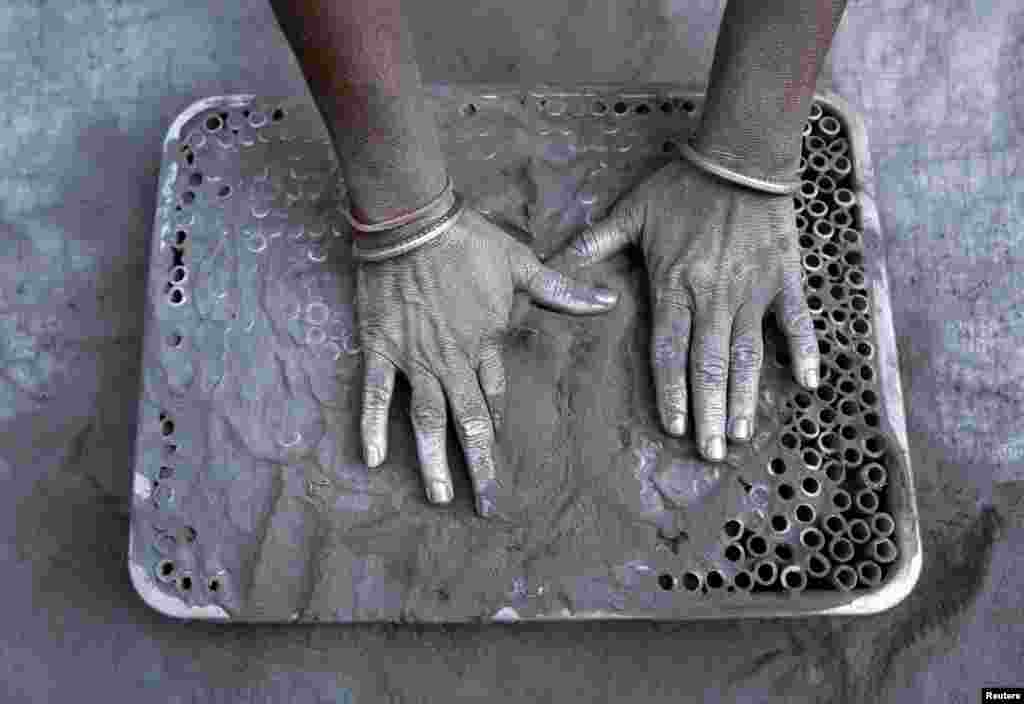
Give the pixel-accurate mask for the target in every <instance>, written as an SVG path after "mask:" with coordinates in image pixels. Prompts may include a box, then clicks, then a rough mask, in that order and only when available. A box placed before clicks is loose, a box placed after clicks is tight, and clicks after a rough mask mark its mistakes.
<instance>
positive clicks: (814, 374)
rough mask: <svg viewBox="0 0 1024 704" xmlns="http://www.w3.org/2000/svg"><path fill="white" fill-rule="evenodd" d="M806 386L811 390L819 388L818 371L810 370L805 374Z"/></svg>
mask: <svg viewBox="0 0 1024 704" xmlns="http://www.w3.org/2000/svg"><path fill="white" fill-rule="evenodd" d="M804 386H806V387H808V388H810V389H816V388H818V370H817V369H808V370H807V371H806V372H804Z"/></svg>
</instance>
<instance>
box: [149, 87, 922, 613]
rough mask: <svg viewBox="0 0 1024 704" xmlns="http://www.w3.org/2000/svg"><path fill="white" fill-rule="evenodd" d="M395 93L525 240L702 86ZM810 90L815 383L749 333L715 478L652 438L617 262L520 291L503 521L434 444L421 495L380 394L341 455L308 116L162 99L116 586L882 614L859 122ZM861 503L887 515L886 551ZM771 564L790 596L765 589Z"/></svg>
mask: <svg viewBox="0 0 1024 704" xmlns="http://www.w3.org/2000/svg"><path fill="white" fill-rule="evenodd" d="M427 93H428V95H429V99H430V101H431V102H432V103H433V105H434V106H435V108H436V110H437V117H438V124H439V127H440V130H441V135H442V145H443V148H444V151H445V154H446V156H447V158H448V166H449V173H450V174H451V176H452V179H453V181H454V183H455V184H456V188H458V189H459V190H460V191H461V192H462V193H463V194H464V195H465V196H466V199H467V201H468V202H469V204H470V205H472V206H474V207H476V208H477V209H478V210H480V211H481V212H482V213H484V214H485V215H486V216H487V217H489V218H490V219H491V220H492V221H494V222H496V223H498V224H499V225H501V226H503V227H505V228H506V229H507V231H508V232H509V233H510V234H512V235H513V236H515V237H517V238H519V239H521V240H522V241H524V242H527V243H528V244H529V245H530V246H531V247H533V248H534V250H535V251H536V252H538V253H539V254H541V255H546V254H548V253H550V252H553V251H555V250H557V249H558V248H560V247H561V246H562V245H563V244H564V243H565V242H567V241H568V239H569V238H571V237H572V236H573V235H574V234H576V233H577V232H579V231H580V230H581V229H582V228H584V227H586V225H587V224H588V223H592V222H595V221H596V220H599V219H600V218H601V217H603V215H604V214H605V213H606V212H607V211H608V208H609V206H610V205H611V204H613V203H614V201H615V199H616V198H617V197H618V196H620V195H621V194H623V193H624V192H626V191H628V190H629V189H630V188H631V187H632V186H633V185H635V184H636V183H637V182H639V181H640V180H641V179H642V178H644V177H645V176H646V175H648V174H649V173H651V172H652V171H653V170H655V169H657V168H659V167H660V166H661V165H663V164H664V163H666V161H667V160H669V159H672V158H676V154H675V151H674V144H673V141H675V140H679V139H683V138H685V137H686V136H688V135H689V134H690V133H691V132H692V131H693V130H694V129H695V128H696V126H697V123H698V120H699V116H700V113H701V107H702V104H703V95H702V94H699V93H694V92H690V91H686V90H684V89H682V88H681V87H679V86H674V85H670V84H644V85H617V84H616V85H611V84H591V85H580V86H538V87H529V88H524V87H519V86H502V85H453V84H432V85H429V86H427ZM815 105H816V107H815V110H814V112H813V113H812V115H814V116H816V115H817V110H818V109H819V108H820V109H821V111H822V117H820V118H818V119H816V120H815V119H812V120H809V121H808V133H807V136H806V138H805V140H804V156H805V158H806V159H807V161H808V166H807V169H806V171H805V172H804V176H805V178H808V179H810V178H811V177H812V176H813V177H815V178H816V177H817V175H818V173H819V172H817V171H815V167H818V168H820V169H823V170H824V172H825V173H827V174H829V175H831V176H833V177H835V178H834V182H835V183H834V185H835V186H837V187H841V188H846V189H848V190H849V192H850V194H852V196H853V200H854V203H853V204H852V205H849V204H847V202H846V201H844V200H843V199H842V198H838V199H837V198H836V197H835V196H834V195H825V196H822V197H821V198H818V199H817V200H819V201H820V202H821V203H822V205H814V206H812V205H811V204H810V202H809V201H807V200H802V199H798V203H799V204H800V208H801V210H802V213H801V215H802V217H803V218H804V219H803V221H802V222H801V225H803V226H804V228H805V232H803V233H802V238H801V247H802V248H803V252H802V254H803V255H804V256H805V274H804V280H805V290H806V291H807V294H808V296H809V300H811V297H814V302H815V307H816V308H818V309H819V310H820V313H819V314H816V315H815V321H816V322H815V324H816V326H817V327H818V328H819V332H818V334H819V343H820V344H822V347H823V350H825V349H826V348H827V350H828V351H827V353H826V354H823V360H824V365H825V371H826V372H827V375H826V378H825V381H824V383H823V384H822V389H825V391H822V390H819V392H818V394H817V395H811V394H806V393H802V392H801V391H800V389H799V388H798V387H797V386H796V385H795V384H794V383H793V382H792V381H791V380H790V379H791V376H790V373H789V369H788V366H787V360H786V358H785V355H786V353H785V345H784V344H783V343H782V340H781V337H780V334H779V332H778V330H777V329H776V328H774V327H773V326H772V325H771V324H766V328H765V329H766V348H765V351H766V361H765V365H764V369H763V373H762V382H761V398H760V403H759V409H758V421H757V428H758V433H757V434H756V436H755V438H754V439H753V441H752V442H751V443H750V444H749V445H748V446H733V447H730V450H729V454H728V456H727V458H726V462H725V463H724V464H721V465H712V464H709V463H706V462H704V461H702V460H701V459H700V458H699V457H698V456H697V454H696V452H695V449H694V444H693V441H692V438H691V437H690V436H688V437H686V438H683V439H675V438H671V437H669V436H667V435H665V434H664V433H662V432H661V430H660V426H659V424H658V421H657V414H656V410H655V405H654V399H653V393H652V390H653V383H652V380H651V376H650V371H649V369H648V366H649V365H648V362H647V360H648V359H649V355H648V353H647V350H648V347H647V345H648V344H649V343H648V338H649V336H650V328H649V317H650V311H649V305H648V296H647V282H646V279H645V274H644V269H643V265H642V262H641V260H640V258H638V257H637V256H633V255H627V254H624V255H620V256H618V257H616V258H613V259H612V260H610V261H608V262H604V263H603V264H601V265H598V266H596V267H594V272H595V275H597V276H599V277H603V281H604V282H606V283H608V284H609V285H611V286H613V287H614V288H616V289H617V290H620V291H622V293H623V295H622V297H621V299H620V303H619V305H618V306H617V308H616V310H615V311H613V312H612V313H609V314H608V315H605V316H595V317H592V318H585V319H578V318H571V317H569V316H562V315H558V314H556V313H551V312H546V311H542V310H539V309H536V308H533V309H529V310H527V311H526V314H525V317H523V318H522V319H521V320H518V321H517V322H516V323H515V325H514V326H513V328H512V330H511V332H510V334H509V336H508V340H507V342H506V346H505V358H506V367H507V370H508V376H509V389H508V394H507V396H508V406H507V410H506V417H507V421H506V422H507V426H506V429H505V430H504V431H503V433H502V436H501V437H500V454H501V459H500V461H499V471H500V472H501V476H502V478H503V480H505V481H507V482H508V483H509V484H510V485H511V486H512V487H513V488H514V493H515V495H516V497H517V500H518V501H519V502H520V503H519V504H517V507H518V508H517V511H516V512H515V513H514V519H513V520H510V521H488V520H484V519H481V518H479V517H478V516H476V515H475V513H474V511H473V504H472V500H471V499H472V496H471V495H472V491H471V488H470V485H469V482H468V479H467V478H466V476H465V467H464V464H463V463H462V461H461V453H460V452H458V445H457V444H456V441H455V439H454V435H451V436H450V443H449V457H450V459H451V467H452V472H453V476H454V477H455V494H456V499H455V501H454V502H453V503H452V504H451V505H449V506H446V507H436V506H432V505H430V504H428V503H427V501H426V499H425V497H424V495H423V488H422V486H421V482H420V478H419V470H418V468H417V463H416V454H415V446H414V444H413V441H412V431H411V427H410V422H409V417H408V400H409V399H408V389H407V387H406V386H404V385H403V384H404V382H403V381H401V380H400V381H399V386H398V388H397V390H396V395H395V399H394V402H393V407H392V417H391V425H390V428H389V439H390V450H389V456H388V460H387V462H386V463H385V464H384V465H383V466H382V467H381V468H379V469H378V470H375V471H373V472H371V471H370V470H368V468H367V467H366V465H365V464H364V463H363V461H362V459H361V451H360V442H359V405H360V399H361V390H362V366H361V365H362V361H361V354H360V350H359V340H358V334H357V327H356V311H355V308H354V305H353V302H354V297H353V296H354V286H355V279H354V271H355V269H354V265H353V262H352V260H351V257H350V246H351V238H350V232H349V228H348V224H347V223H346V221H345V219H344V218H343V217H342V216H341V215H340V214H339V211H338V207H339V204H340V201H341V198H342V196H343V195H344V184H343V183H342V179H341V176H340V173H339V170H338V164H337V162H336V159H335V156H334V154H333V150H332V149H331V147H330V142H329V139H328V136H327V132H326V129H325V126H324V124H323V121H322V119H321V117H320V115H319V113H318V111H317V110H316V108H315V106H314V105H312V104H311V103H309V102H307V101H306V100H305V99H300V98H286V99H272V98H265V97H260V96H255V95H232V96H218V97H212V98H208V99H205V100H201V101H199V102H197V103H195V104H193V105H192V106H190V107H189V108H187V109H186V110H185V111H184V112H183V113H182V114H181V115H179V116H178V117H177V119H175V120H174V123H173V124H172V125H171V127H170V129H169V131H168V134H167V138H166V140H165V142H164V149H163V155H162V157H163V161H162V166H161V171H160V181H159V192H158V194H157V210H156V217H155V222H154V228H153V235H152V242H151V251H150V266H149V276H148V282H147V288H146V291H145V295H146V297H147V307H146V308H147V319H146V328H145V343H144V350H143V364H142V367H143V381H142V388H141V390H140V401H139V415H138V436H137V442H136V450H135V466H134V500H133V510H132V525H131V538H130V543H131V544H130V550H129V553H130V564H129V568H130V572H131V577H132V581H133V583H134V585H135V587H136V589H137V590H138V592H139V594H140V595H141V596H142V598H143V599H144V600H145V601H146V602H147V603H148V604H149V605H150V606H152V607H153V608H155V609H157V610H158V611H160V612H162V613H164V614H167V615H169V616H175V617H181V618H196V619H213V620H215V619H222V620H223V619H232V620H237V621H335V622H352V621H399V620H401V621H424V622H432V621H490V620H498V621H519V620H522V621H527V620H550V619H603V618H609V619H611V618H645V619H672V620H685V619H698V618H718V617H744V616H751V617H753V616H758V617H762V616H795V615H810V614H858V613H859V614H864V613H873V612H877V611H880V610H883V609H886V608H889V607H891V606H892V605H894V604H896V603H897V602H899V601H900V600H901V599H902V598H904V597H905V596H906V595H907V594H908V593H909V591H910V590H911V589H912V587H913V585H914V583H915V582H916V580H917V578H918V575H919V574H920V570H921V545H920V536H919V529H918V517H917V507H916V503H915V498H914V487H913V481H912V476H911V467H910V459H909V456H908V452H907V438H906V430H905V422H904V416H903V405H902V404H903V400H902V393H901V390H900V378H899V371H898V368H897V355H896V347H895V341H894V335H893V330H892V318H891V309H890V304H889V288H888V284H887V280H886V272H885V252H884V242H883V239H882V234H881V230H880V227H879V221H878V215H877V211H876V208H875V203H874V191H875V188H874V178H873V172H872V168H871V164H870V161H869V156H868V149H867V141H866V134H865V130H864V126H863V124H862V121H861V119H860V117H859V116H858V115H857V114H856V113H855V112H854V111H853V110H852V109H851V108H850V107H849V106H848V105H846V104H845V103H844V102H843V101H842V100H841V99H840V98H838V97H837V96H834V95H828V94H821V95H818V96H816V103H815ZM826 118H833V119H834V120H835V122H834V123H833V122H831V121H829V120H827V119H826ZM836 130H838V134H833V133H834V132H835V131H836ZM816 138H821V139H822V140H823V141H822V143H821V144H818V143H816V141H815V139H816ZM840 139H842V140H845V144H844V143H843V142H842V141H838V140H840ZM818 147H822V148H823V149H824V151H820V150H818V149H817V148H818ZM839 156H844V157H845V158H846V159H847V160H848V161H847V162H843V161H842V159H838V158H837V157H839ZM812 157H814V158H813V159H812ZM822 159H824V160H825V161H823V160H822ZM847 168H849V169H850V171H849V173H845V172H846V170H847ZM821 185H824V186H826V187H827V185H828V183H827V182H821ZM844 195H846V194H844ZM818 208H824V210H823V211H820V212H819V211H818V210H817V209H818ZM811 211H814V212H815V213H816V215H820V217H817V216H814V217H812V216H811ZM819 220H820V221H827V222H830V223H831V224H833V225H834V227H833V232H832V233H831V236H829V237H825V236H822V235H826V234H829V233H828V228H827V227H825V226H821V225H816V223H817V222H818V221H819ZM815 226H817V227H818V228H819V229H818V230H817V231H815V230H814V228H815ZM815 232H817V233H818V234H814V233H815ZM815 257H817V260H815ZM829 390H831V392H832V395H831V396H830V392H829ZM807 420H815V421H821V423H820V424H819V425H818V428H817V435H815V432H814V431H815V429H814V428H813V427H811V425H810V424H809V423H806V422H804V421H807ZM828 433H831V435H829V434H828ZM876 455H877V457H876ZM872 465H873V466H872ZM878 468H881V472H879V470H878ZM862 470H863V472H862ZM862 475H863V476H862ZM879 476H881V477H882V482H883V484H881V485H875V484H874V482H875V481H876V480H877V479H878V478H879ZM844 492H845V494H846V497H847V498H850V497H857V496H858V492H864V493H863V495H862V496H861V497H860V501H861V505H862V507H863V510H861V508H860V507H858V505H855V506H854V507H853V508H852V509H849V510H847V511H845V512H842V511H840V510H839V509H838V508H837V505H836V502H840V507H841V502H842V500H843V494H844ZM837 496H839V498H838V499H837V498H836V497H837ZM872 497H873V499H874V500H875V501H876V502H877V503H878V506H879V507H878V509H877V511H881V512H884V513H887V514H888V515H889V516H890V517H891V518H892V521H891V522H890V523H891V530H892V534H891V537H890V538H889V541H888V542H886V541H885V539H884V536H885V534H886V533H888V532H889V528H890V525H889V524H887V522H886V520H885V519H884V518H882V519H874V520H873V519H872V515H873V514H872V512H871V511H870V502H871V501H872ZM877 511H876V512H877ZM811 514H813V515H811ZM832 514H837V515H841V516H843V517H845V519H847V520H846V525H845V526H843V525H841V523H840V522H839V521H837V520H836V519H832V520H829V517H830V516H831V515H832ZM783 518H784V519H785V525H783V521H782V519H783ZM857 518H860V519H861V520H862V521H863V523H861V522H859V521H857V520H854V519H857ZM807 519H811V520H807ZM865 526H866V527H867V532H865V533H864V534H863V536H867V542H865V543H857V542H855V541H854V540H853V538H854V537H856V538H858V539H859V538H861V537H863V536H862V534H861V532H860V531H861V530H862V529H864V528H865ZM779 528H785V530H779ZM807 528H818V529H819V530H820V534H819V536H818V537H820V538H824V539H825V544H824V547H823V549H822V550H815V549H812V548H811V547H808V545H807V544H806V543H807V542H810V543H812V544H813V540H814V538H815V535H814V533H815V531H813V530H811V531H807V530H806V529H807ZM832 533H835V534H836V535H837V536H839V537H842V538H843V539H844V540H846V541H847V542H846V543H845V546H846V547H849V548H852V553H851V554H852V557H851V559H850V561H849V562H848V563H846V564H849V565H851V566H854V565H858V564H859V563H861V562H865V564H866V563H867V562H872V561H871V560H869V557H870V556H871V555H872V554H874V555H876V556H877V557H879V558H880V560H879V561H876V562H872V564H874V567H872V566H871V565H870V564H866V566H865V567H863V568H862V569H863V572H858V571H857V570H854V571H853V574H854V575H859V576H857V577H856V586H853V587H852V588H849V589H847V588H845V587H844V586H843V585H844V584H845V583H844V582H843V581H842V580H843V578H844V577H848V576H849V574H850V572H849V571H848V570H846V569H845V568H843V569H839V570H838V571H837V570H836V566H838V565H839V564H840V560H839V559H836V556H839V557H841V556H842V555H843V554H844V553H843V549H844V542H843V540H838V541H837V540H836V539H835V537H833V535H832ZM875 541H881V542H877V543H876V542H875ZM762 549H763V550H764V551H765V553H764V554H762V553H761V551H762ZM872 551H875V552H874V553H872ZM823 556H824V557H825V558H826V559H827V560H828V561H829V562H830V563H831V564H830V566H829V569H828V571H827V572H826V571H825V567H826V565H825V564H824V563H823V562H822V561H821V559H820V558H822V557H823ZM890 558H893V559H891V561H889V562H884V561H881V560H882V559H885V560H888V559H890ZM768 563H771V564H773V565H774V567H771V566H769V565H768ZM786 568H789V569H786ZM876 568H877V569H876ZM773 570H774V572H775V579H774V580H772V579H769V577H770V576H771V575H770V572H772V571H773ZM790 573H794V575H799V574H803V575H804V577H806V578H807V579H806V585H805V587H804V588H802V589H801V588H795V589H794V588H790V587H787V586H786V585H785V583H784V582H783V581H782V580H783V575H785V578H786V579H796V580H798V581H799V577H798V576H791V575H790ZM815 574H820V575H821V576H820V577H817V576H814V575H815ZM743 575H746V577H744V576H743ZM873 575H874V576H877V577H878V579H877V583H875V582H876V580H874V579H872V576H873ZM759 577H760V579H759ZM761 582H765V584H762V583H761ZM748 584H749V585H751V586H750V588H748V586H747V585H748ZM792 584H793V585H796V586H797V587H799V585H798V582H793V583H792Z"/></svg>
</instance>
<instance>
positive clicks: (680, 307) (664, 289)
mask: <svg viewBox="0 0 1024 704" xmlns="http://www.w3.org/2000/svg"><path fill="white" fill-rule="evenodd" d="M656 299H657V300H656V305H659V306H664V307H665V308H667V309H669V310H670V311H675V312H677V313H687V314H689V313H690V312H692V310H693V302H692V300H691V297H690V294H689V293H687V292H686V290H685V289H683V288H680V287H678V286H674V285H671V284H669V285H666V286H661V287H659V288H658V289H657V291H656Z"/></svg>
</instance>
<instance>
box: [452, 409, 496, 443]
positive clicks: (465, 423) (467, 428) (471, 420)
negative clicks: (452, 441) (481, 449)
mask: <svg viewBox="0 0 1024 704" xmlns="http://www.w3.org/2000/svg"><path fill="white" fill-rule="evenodd" d="M459 423H460V424H461V425H462V431H463V432H464V433H465V435H466V441H467V442H468V443H473V442H479V443H485V442H487V441H488V440H489V439H490V436H491V419H490V418H489V417H487V416H486V415H484V414H482V413H479V412H477V413H474V414H473V415H469V416H464V417H462V418H460V419H459Z"/></svg>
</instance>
